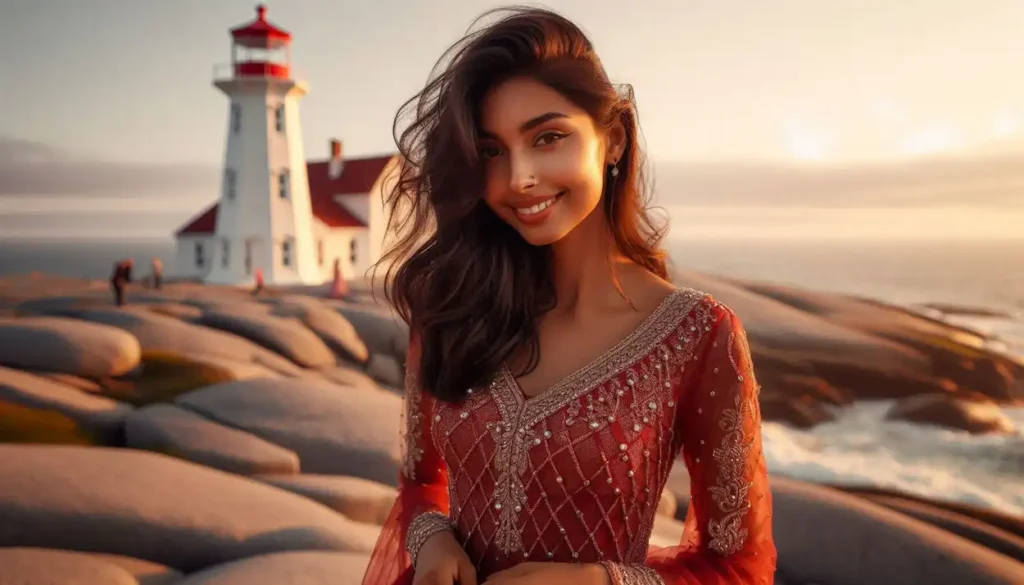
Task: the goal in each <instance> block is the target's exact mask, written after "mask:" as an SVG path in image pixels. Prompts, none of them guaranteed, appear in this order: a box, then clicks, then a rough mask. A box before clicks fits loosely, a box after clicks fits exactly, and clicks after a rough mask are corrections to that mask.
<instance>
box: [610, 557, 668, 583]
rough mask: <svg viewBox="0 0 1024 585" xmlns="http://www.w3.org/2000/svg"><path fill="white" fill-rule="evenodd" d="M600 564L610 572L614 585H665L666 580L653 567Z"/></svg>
mask: <svg viewBox="0 0 1024 585" xmlns="http://www.w3.org/2000/svg"><path fill="white" fill-rule="evenodd" d="M599 564H600V565H601V566H603V567H604V569H605V570H606V571H608V577H609V578H610V580H611V583H612V585H665V580H664V579H662V577H661V575H659V574H658V572H657V571H655V570H654V569H652V568H651V567H646V566H644V565H622V564H619V563H612V562H608V561H603V562H601V563H599Z"/></svg>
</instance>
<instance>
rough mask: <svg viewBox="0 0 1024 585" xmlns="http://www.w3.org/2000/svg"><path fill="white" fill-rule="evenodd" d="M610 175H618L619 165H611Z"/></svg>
mask: <svg viewBox="0 0 1024 585" xmlns="http://www.w3.org/2000/svg"><path fill="white" fill-rule="evenodd" d="M612 176H613V177H618V176H619V167H616V166H613V167H612Z"/></svg>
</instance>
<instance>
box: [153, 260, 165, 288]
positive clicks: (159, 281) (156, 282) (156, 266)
mask: <svg viewBox="0 0 1024 585" xmlns="http://www.w3.org/2000/svg"><path fill="white" fill-rule="evenodd" d="M163 282H164V263H163V261H162V260H160V259H159V258H153V288H155V289H158V290H159V289H160V288H161V287H162V286H163Z"/></svg>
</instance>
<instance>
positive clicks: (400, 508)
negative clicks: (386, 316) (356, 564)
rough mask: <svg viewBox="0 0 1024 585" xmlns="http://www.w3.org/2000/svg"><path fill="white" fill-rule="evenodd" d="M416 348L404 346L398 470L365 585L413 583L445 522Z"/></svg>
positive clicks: (444, 474)
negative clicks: (426, 546)
mask: <svg viewBox="0 0 1024 585" xmlns="http://www.w3.org/2000/svg"><path fill="white" fill-rule="evenodd" d="M419 355H420V346H419V342H418V339H417V338H416V336H413V337H412V338H411V339H410V342H409V356H408V359H407V360H406V371H405V400H404V404H405V406H404V409H403V417H402V418H403V424H402V468H401V471H400V473H399V484H398V498H397V499H396V500H395V504H394V505H393V506H392V508H391V513H390V514H389V515H388V519H387V521H386V522H385V523H384V527H383V528H382V529H381V533H380V537H379V538H378V539H377V544H376V546H375V547H374V550H373V554H372V556H371V557H370V563H369V566H368V567H367V570H366V574H365V576H364V577H363V583H364V585H385V584H399V583H401V584H408V583H412V578H413V561H414V557H415V555H416V554H417V553H418V552H419V548H420V547H421V546H422V545H423V543H424V542H426V540H427V539H428V538H429V537H431V536H433V535H434V534H436V533H437V532H438V531H441V530H451V526H450V524H449V522H448V471H447V469H446V468H445V465H444V460H443V459H442V458H441V456H440V454H439V453H438V452H437V451H436V449H434V444H433V442H432V441H431V439H430V433H431V425H432V423H433V419H432V418H431V413H432V412H433V410H434V408H433V404H434V398H433V397H432V396H431V395H430V394H429V393H427V392H425V391H423V389H422V388H421V387H420V385H419V384H418V383H417V376H416V373H417V372H418V371H419Z"/></svg>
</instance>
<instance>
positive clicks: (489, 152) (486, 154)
mask: <svg viewBox="0 0 1024 585" xmlns="http://www.w3.org/2000/svg"><path fill="white" fill-rule="evenodd" d="M479 152H480V158H482V159H484V160H488V159H492V158H494V157H496V156H501V149H500V148H498V147H497V146H481V147H480V150H479Z"/></svg>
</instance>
